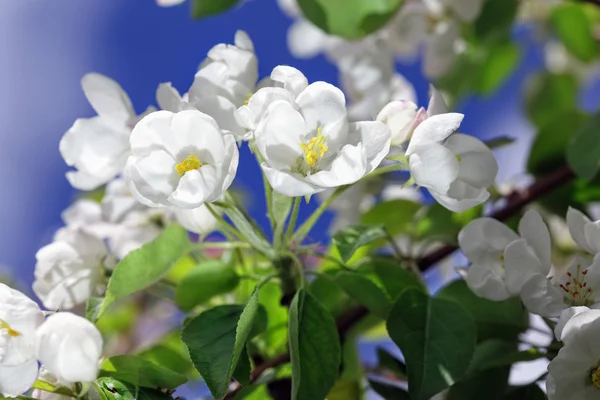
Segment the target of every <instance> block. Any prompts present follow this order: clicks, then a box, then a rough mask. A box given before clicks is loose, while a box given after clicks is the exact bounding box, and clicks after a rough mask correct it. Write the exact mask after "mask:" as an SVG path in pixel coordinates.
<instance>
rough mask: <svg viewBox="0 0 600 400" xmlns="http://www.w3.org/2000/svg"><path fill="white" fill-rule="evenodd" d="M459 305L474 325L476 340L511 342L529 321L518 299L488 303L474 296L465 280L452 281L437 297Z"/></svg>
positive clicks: (524, 328)
mask: <svg viewBox="0 0 600 400" xmlns="http://www.w3.org/2000/svg"><path fill="white" fill-rule="evenodd" d="M436 297H437V298H438V299H444V300H449V301H453V302H456V303H458V304H460V305H461V306H462V307H463V309H464V310H466V311H467V312H468V313H469V314H471V317H472V318H473V319H474V320H475V323H476V324H477V339H478V340H479V341H484V340H486V339H490V338H498V339H506V340H513V339H514V338H515V337H516V336H517V335H518V334H519V333H521V332H524V331H525V330H526V329H527V327H528V326H529V319H528V316H527V313H526V312H525V310H524V308H523V305H522V304H521V301H520V299H519V298H516V297H514V298H511V299H508V300H505V301H491V300H487V299H483V298H480V297H478V296H477V295H475V294H474V293H473V292H472V291H471V290H470V289H469V287H468V286H467V284H466V283H465V281H462V280H458V281H454V282H452V283H451V284H449V285H448V286H446V287H444V288H443V289H442V290H441V291H440V292H439V293H438V294H437V295H436Z"/></svg>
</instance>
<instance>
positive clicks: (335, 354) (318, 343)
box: [288, 289, 341, 400]
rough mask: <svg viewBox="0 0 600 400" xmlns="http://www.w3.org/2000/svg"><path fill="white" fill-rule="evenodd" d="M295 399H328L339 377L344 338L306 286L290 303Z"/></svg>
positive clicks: (290, 338)
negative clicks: (341, 343)
mask: <svg viewBox="0 0 600 400" xmlns="http://www.w3.org/2000/svg"><path fill="white" fill-rule="evenodd" d="M288 329H289V330H288V335H289V341H290V360H291V364H292V400H315V399H324V398H325V396H327V393H329V391H330V390H331V388H332V387H333V385H334V384H335V381H336V379H337V377H338V369H339V365H340V359H341V347H340V341H339V337H338V333H337V329H336V326H335V321H334V320H333V318H332V316H331V314H330V313H329V311H327V309H325V308H324V307H323V306H322V305H321V303H319V301H318V300H316V299H315V298H314V297H313V296H312V295H311V294H310V293H308V292H307V291H306V290H305V289H300V290H298V292H297V293H296V296H294V299H293V300H292V304H291V305H290V320H289V327H288Z"/></svg>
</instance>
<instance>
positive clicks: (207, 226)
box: [172, 205, 219, 235]
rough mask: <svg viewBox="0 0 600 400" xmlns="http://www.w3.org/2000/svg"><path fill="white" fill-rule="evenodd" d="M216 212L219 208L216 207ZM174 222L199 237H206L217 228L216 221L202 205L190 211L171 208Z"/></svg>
mask: <svg viewBox="0 0 600 400" xmlns="http://www.w3.org/2000/svg"><path fill="white" fill-rule="evenodd" d="M216 209H217V210H218V209H219V208H218V207H216ZM172 211H173V214H174V216H175V220H176V221H177V222H179V223H180V224H181V226H183V227H184V228H185V229H187V230H188V231H190V232H194V233H197V234H199V235H206V234H207V233H210V232H212V231H214V230H215V228H216V227H217V223H218V221H217V219H216V218H215V217H214V216H213V215H212V213H211V212H210V211H209V210H208V207H206V205H202V206H200V207H197V208H193V209H191V210H186V209H182V208H173V210H172ZM216 212H219V211H216Z"/></svg>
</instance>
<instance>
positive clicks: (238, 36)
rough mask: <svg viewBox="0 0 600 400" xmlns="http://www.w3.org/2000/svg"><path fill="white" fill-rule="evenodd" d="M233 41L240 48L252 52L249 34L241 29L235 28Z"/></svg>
mask: <svg viewBox="0 0 600 400" xmlns="http://www.w3.org/2000/svg"><path fill="white" fill-rule="evenodd" d="M233 43H235V45H236V46H237V47H239V48H240V49H242V50H247V51H252V52H254V43H252V39H250V36H248V34H247V33H246V32H244V31H242V30H237V31H236V32H235V36H234V38H233Z"/></svg>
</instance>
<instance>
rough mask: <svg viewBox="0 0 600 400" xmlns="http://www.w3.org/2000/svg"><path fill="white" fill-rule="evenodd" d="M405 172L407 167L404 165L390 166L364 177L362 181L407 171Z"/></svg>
mask: <svg viewBox="0 0 600 400" xmlns="http://www.w3.org/2000/svg"><path fill="white" fill-rule="evenodd" d="M405 170H406V167H405V166H404V165H402V164H393V165H388V166H387V167H381V168H377V169H376V170H375V171H373V172H371V173H370V174H369V175H366V176H364V177H363V178H362V179H361V180H363V179H371V178H373V177H375V176H379V175H383V174H387V173H389V172H396V171H405Z"/></svg>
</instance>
